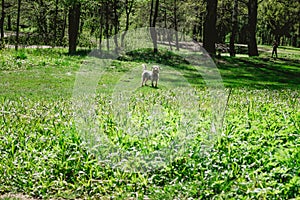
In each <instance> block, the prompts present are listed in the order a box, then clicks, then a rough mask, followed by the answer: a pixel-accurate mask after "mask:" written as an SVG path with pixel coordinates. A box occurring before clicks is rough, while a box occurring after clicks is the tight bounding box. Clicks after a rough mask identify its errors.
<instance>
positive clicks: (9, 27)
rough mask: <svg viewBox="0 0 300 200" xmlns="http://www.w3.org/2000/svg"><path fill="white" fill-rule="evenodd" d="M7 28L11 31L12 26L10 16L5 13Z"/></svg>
mask: <svg viewBox="0 0 300 200" xmlns="http://www.w3.org/2000/svg"><path fill="white" fill-rule="evenodd" d="M7 30H8V31H11V30H12V27H11V16H10V15H7Z"/></svg>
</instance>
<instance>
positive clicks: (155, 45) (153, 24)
mask: <svg viewBox="0 0 300 200" xmlns="http://www.w3.org/2000/svg"><path fill="white" fill-rule="evenodd" d="M151 4H152V5H151V7H152V6H153V0H152V3H151ZM158 7H159V0H156V2H155V8H154V14H153V19H152V24H151V26H150V32H151V38H152V41H153V52H154V53H157V52H158V48H157V32H156V28H155V26H156V19H157V16H158ZM152 9H153V8H152ZM152 12H153V11H152V10H151V13H150V19H151V18H152V17H151V16H152Z"/></svg>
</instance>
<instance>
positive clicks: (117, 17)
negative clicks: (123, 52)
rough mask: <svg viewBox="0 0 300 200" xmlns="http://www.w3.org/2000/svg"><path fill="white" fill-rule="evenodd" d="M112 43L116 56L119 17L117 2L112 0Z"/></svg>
mask: <svg viewBox="0 0 300 200" xmlns="http://www.w3.org/2000/svg"><path fill="white" fill-rule="evenodd" d="M113 9H114V42H115V53H116V54H118V49H119V44H118V36H117V34H118V32H119V15H118V10H117V9H118V1H117V0H114V6H113Z"/></svg>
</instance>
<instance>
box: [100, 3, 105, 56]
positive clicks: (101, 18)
mask: <svg viewBox="0 0 300 200" xmlns="http://www.w3.org/2000/svg"><path fill="white" fill-rule="evenodd" d="M99 14H100V24H99V26H100V30H99V50H100V52H101V51H102V37H103V26H104V23H103V16H104V14H103V8H102V7H100V8H99Z"/></svg>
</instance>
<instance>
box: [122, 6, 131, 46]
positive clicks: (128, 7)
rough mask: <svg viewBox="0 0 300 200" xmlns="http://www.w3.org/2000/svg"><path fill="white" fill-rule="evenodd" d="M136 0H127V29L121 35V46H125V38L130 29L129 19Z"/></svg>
mask: <svg viewBox="0 0 300 200" xmlns="http://www.w3.org/2000/svg"><path fill="white" fill-rule="evenodd" d="M133 4H134V0H131V1H129V0H125V12H126V24H125V31H124V32H123V34H122V36H121V47H124V38H125V36H126V33H127V31H128V30H129V22H130V21H129V19H130V14H131V11H132V8H133Z"/></svg>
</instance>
